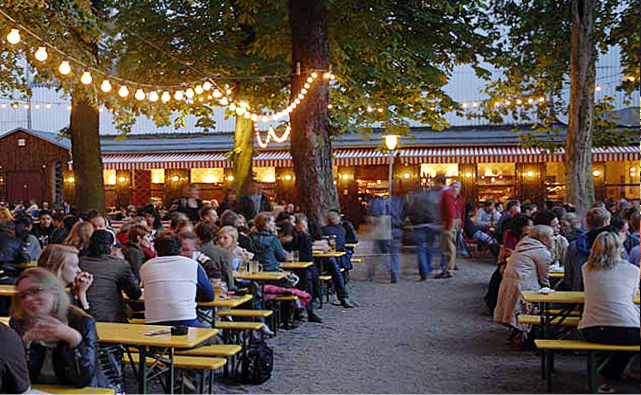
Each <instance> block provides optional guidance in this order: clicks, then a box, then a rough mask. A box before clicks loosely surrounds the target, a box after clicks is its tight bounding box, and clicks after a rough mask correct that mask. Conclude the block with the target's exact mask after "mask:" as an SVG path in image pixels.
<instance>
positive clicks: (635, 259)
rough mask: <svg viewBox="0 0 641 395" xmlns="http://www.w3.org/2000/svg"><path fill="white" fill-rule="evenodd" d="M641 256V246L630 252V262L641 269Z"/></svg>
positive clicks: (633, 248)
mask: <svg viewBox="0 0 641 395" xmlns="http://www.w3.org/2000/svg"><path fill="white" fill-rule="evenodd" d="M640 254H641V251H640V250H639V246H638V245H637V246H635V247H632V249H631V250H630V256H629V258H628V261H630V263H631V264H633V265H635V266H637V267H639V261H640V260H641V257H640V256H639V255H640Z"/></svg>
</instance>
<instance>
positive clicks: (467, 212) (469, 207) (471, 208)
mask: <svg viewBox="0 0 641 395" xmlns="http://www.w3.org/2000/svg"><path fill="white" fill-rule="evenodd" d="M473 211H474V203H472V202H467V203H465V216H469V215H470V214H471V213H472V212H473Z"/></svg>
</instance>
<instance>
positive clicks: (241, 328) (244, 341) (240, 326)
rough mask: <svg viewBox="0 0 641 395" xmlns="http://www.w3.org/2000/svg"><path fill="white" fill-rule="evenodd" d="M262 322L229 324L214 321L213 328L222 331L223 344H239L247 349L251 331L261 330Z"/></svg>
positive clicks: (227, 322) (228, 322) (263, 324)
mask: <svg viewBox="0 0 641 395" xmlns="http://www.w3.org/2000/svg"><path fill="white" fill-rule="evenodd" d="M264 326H265V323H264V322H245V321H242V322H233V321H232V322H230V321H216V322H215V323H214V328H216V329H222V330H223V342H224V343H225V344H240V345H242V346H243V349H247V346H248V345H249V340H250V338H251V332H252V331H258V330H261V329H262V328H263V327H264Z"/></svg>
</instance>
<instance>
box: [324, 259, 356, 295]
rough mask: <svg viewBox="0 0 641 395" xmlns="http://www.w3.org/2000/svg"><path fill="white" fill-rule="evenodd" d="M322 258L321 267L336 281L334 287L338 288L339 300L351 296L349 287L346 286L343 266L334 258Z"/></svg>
mask: <svg viewBox="0 0 641 395" xmlns="http://www.w3.org/2000/svg"><path fill="white" fill-rule="evenodd" d="M320 259H321V260H322V263H321V268H322V269H323V270H325V271H326V272H327V273H329V274H330V275H331V276H332V281H333V282H334V289H336V296H337V297H338V299H339V300H343V299H346V298H349V293H348V292H347V287H345V279H344V278H343V273H341V268H340V266H339V265H338V262H336V259H334V258H320Z"/></svg>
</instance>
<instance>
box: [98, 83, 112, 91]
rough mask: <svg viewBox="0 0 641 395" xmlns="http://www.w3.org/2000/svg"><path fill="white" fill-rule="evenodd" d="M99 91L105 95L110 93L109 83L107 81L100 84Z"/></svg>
mask: <svg viewBox="0 0 641 395" xmlns="http://www.w3.org/2000/svg"><path fill="white" fill-rule="evenodd" d="M100 90H101V91H103V92H105V93H108V92H110V91H111V82H109V80H103V81H102V84H100Z"/></svg>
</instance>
